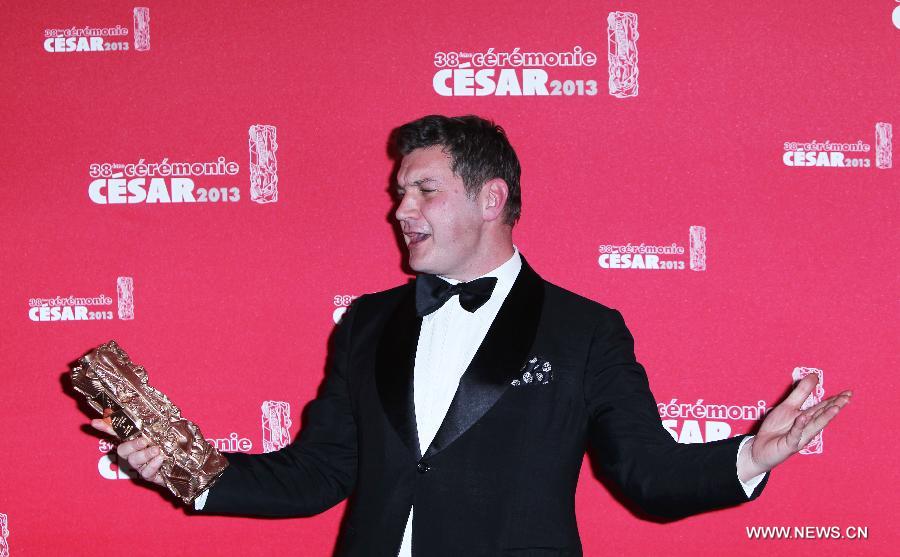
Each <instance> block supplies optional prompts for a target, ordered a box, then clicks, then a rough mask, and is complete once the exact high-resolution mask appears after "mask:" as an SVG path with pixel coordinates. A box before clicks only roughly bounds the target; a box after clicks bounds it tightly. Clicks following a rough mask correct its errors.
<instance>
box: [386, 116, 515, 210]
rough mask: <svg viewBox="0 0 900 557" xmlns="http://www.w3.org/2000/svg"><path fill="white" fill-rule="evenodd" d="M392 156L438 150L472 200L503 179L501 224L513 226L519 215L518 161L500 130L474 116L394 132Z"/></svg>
mask: <svg viewBox="0 0 900 557" xmlns="http://www.w3.org/2000/svg"><path fill="white" fill-rule="evenodd" d="M390 143H391V147H392V151H393V152H394V155H395V156H400V157H404V156H406V155H408V154H410V153H411V152H413V151H415V150H416V149H424V148H428V147H434V146H440V147H441V148H442V149H443V151H444V152H445V153H447V154H448V155H450V170H452V171H453V173H454V174H456V175H457V176H459V177H460V178H462V181H463V185H464V186H465V188H466V195H468V196H469V198H474V197H475V196H476V195H478V192H479V191H481V186H483V185H484V183H485V182H487V181H488V180H491V179H493V178H502V179H503V181H505V182H506V185H507V186H508V187H509V197H508V198H507V200H506V206H505V207H504V210H503V214H504V218H503V221H504V223H506V224H509V225H510V226H512V225H514V224H515V223H516V221H517V220H519V216H520V215H521V213H522V192H521V189H520V186H519V176H520V175H521V174H522V169H521V167H520V166H519V158H518V157H517V156H516V152H515V151H514V150H513V148H512V145H510V144H509V140H508V139H507V138H506V132H504V131H503V128H501V127H500V126H498V125H496V124H494V123H493V122H491V121H490V120H485V119H484V118H480V117H478V116H474V115H468V116H455V117H452V118H451V117H447V116H441V115H437V114H432V115H430V116H425V117H424V118H420V119H418V120H415V121H413V122H410V123H408V124H404V125H402V126H400V127H399V128H396V129H395V130H394V131H393V132H392V133H391V142H390Z"/></svg>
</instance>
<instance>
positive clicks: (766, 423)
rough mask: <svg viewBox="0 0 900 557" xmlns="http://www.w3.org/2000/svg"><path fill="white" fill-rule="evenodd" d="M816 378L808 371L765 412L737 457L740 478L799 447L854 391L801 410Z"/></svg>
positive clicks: (766, 468) (781, 459)
mask: <svg viewBox="0 0 900 557" xmlns="http://www.w3.org/2000/svg"><path fill="white" fill-rule="evenodd" d="M818 382H819V376H818V375H815V374H812V375H807V376H806V377H804V378H803V379H802V380H801V381H800V382H798V383H797V386H796V387H794V390H793V391H791V394H790V395H788V397H787V398H786V399H784V401H783V402H782V403H781V404H779V405H778V406H776V407H775V408H773V409H772V411H771V412H769V413H768V414H766V418H765V420H763V423H762V426H761V427H760V428H759V432H758V433H757V434H756V437H755V438H754V439H753V440H752V441H751V442H750V443H748V444H747V445H745V446H744V448H743V450H742V451H741V454H740V455H739V457H738V477H739V478H740V479H741V481H747V480H749V479H750V478H753V477H754V476H758V475H759V474H762V473H763V472H768V471H769V470H771V469H772V468H774V467H775V466H777V465H779V464H781V463H782V462H784V461H785V460H786V459H787V458H788V457H789V456H791V455H792V454H794V453H796V452H798V451H800V449H802V448H803V447H805V446H806V444H807V443H809V441H810V440H811V439H812V438H813V437H815V436H816V434H817V433H819V432H820V431H822V429H823V428H824V427H825V426H826V425H828V422H830V421H831V420H832V418H834V417H835V416H837V415H838V412H840V410H841V408H843V407H844V406H846V405H847V403H848V402H850V397H851V396H852V395H853V393H852V392H851V391H844V392H842V393H840V394H838V395H836V396H833V397H831V398H827V399H825V400H823V401H822V402H820V403H818V404H816V405H814V406H810V407H809V408H807V409H806V410H800V407H801V406H802V405H803V402H804V401H805V400H806V399H807V398H808V397H809V395H810V393H812V392H813V389H814V388H815V387H816V384H817V383H818ZM748 449H749V450H748Z"/></svg>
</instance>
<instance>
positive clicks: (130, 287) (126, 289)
mask: <svg viewBox="0 0 900 557" xmlns="http://www.w3.org/2000/svg"><path fill="white" fill-rule="evenodd" d="M116 290H117V291H118V297H119V319H134V280H133V279H132V278H131V277H119V278H117V279H116ZM112 304H113V299H112V298H110V297H109V296H107V295H106V294H98V295H96V296H92V297H81V296H74V295H71V294H70V295H69V296H50V297H47V298H44V297H40V298H29V299H28V318H29V319H31V320H32V321H95V320H99V319H106V320H109V319H113V318H114V313H113V311H112V307H110V306H112Z"/></svg>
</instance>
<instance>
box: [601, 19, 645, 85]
mask: <svg viewBox="0 0 900 557" xmlns="http://www.w3.org/2000/svg"><path fill="white" fill-rule="evenodd" d="M606 23H607V28H606V36H607V45H608V49H609V50H608V53H607V57H608V58H609V94H610V95H612V96H614V97H618V98H620V99H625V98H628V97H636V96H637V94H638V52H637V40H638V30H637V25H638V18H637V14H635V13H632V12H609V17H607V18H606Z"/></svg>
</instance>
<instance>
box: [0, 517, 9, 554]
mask: <svg viewBox="0 0 900 557" xmlns="http://www.w3.org/2000/svg"><path fill="white" fill-rule="evenodd" d="M8 537H9V521H8V519H7V517H6V515H5V514H3V513H0V557H9V544H8V543H6V538H8Z"/></svg>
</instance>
